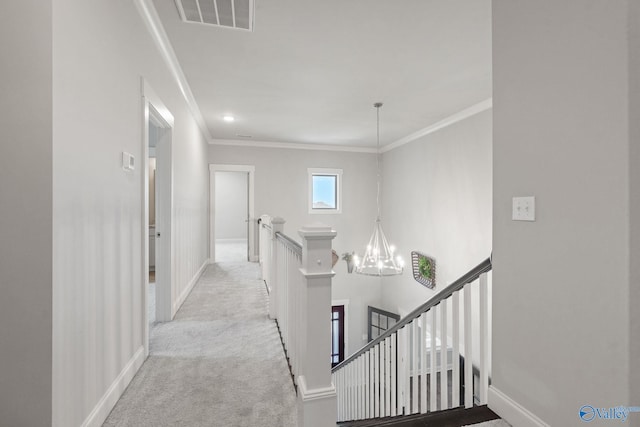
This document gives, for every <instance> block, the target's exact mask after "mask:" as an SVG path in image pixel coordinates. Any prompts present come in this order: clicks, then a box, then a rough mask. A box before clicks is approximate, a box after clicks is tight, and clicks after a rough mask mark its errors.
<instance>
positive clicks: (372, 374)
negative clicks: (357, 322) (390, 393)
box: [369, 347, 376, 418]
mask: <svg viewBox="0 0 640 427" xmlns="http://www.w3.org/2000/svg"><path fill="white" fill-rule="evenodd" d="M375 355H376V349H375V347H374V348H371V349H370V350H369V411H370V415H369V416H370V417H371V418H373V417H375V416H376V381H375V380H376V364H375Z"/></svg>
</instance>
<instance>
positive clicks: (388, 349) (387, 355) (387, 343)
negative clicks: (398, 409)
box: [384, 337, 391, 417]
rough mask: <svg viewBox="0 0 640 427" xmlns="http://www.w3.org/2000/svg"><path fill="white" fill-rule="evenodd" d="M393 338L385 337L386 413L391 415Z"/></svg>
mask: <svg viewBox="0 0 640 427" xmlns="http://www.w3.org/2000/svg"><path fill="white" fill-rule="evenodd" d="M390 357H391V338H389V337H387V338H385V339H384V415H385V416H387V417H388V416H390V415H391V387H390V385H391V365H390V361H389V358H390Z"/></svg>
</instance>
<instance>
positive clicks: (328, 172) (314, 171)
mask: <svg viewBox="0 0 640 427" xmlns="http://www.w3.org/2000/svg"><path fill="white" fill-rule="evenodd" d="M307 172H308V174H309V176H308V179H307V180H308V181H309V185H308V188H309V191H308V192H309V213H310V214H321V215H322V214H325V215H327V214H329V215H335V214H341V213H342V169H327V168H308V169H307ZM314 175H335V176H336V177H337V178H338V182H337V185H336V187H337V189H336V191H337V193H338V194H337V195H336V199H337V203H338V206H337V208H336V209H314V208H313V176H314Z"/></svg>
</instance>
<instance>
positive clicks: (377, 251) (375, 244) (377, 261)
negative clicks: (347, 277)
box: [355, 102, 404, 276]
mask: <svg viewBox="0 0 640 427" xmlns="http://www.w3.org/2000/svg"><path fill="white" fill-rule="evenodd" d="M373 106H374V107H375V108H376V116H377V141H378V151H377V153H378V154H377V172H378V197H377V205H378V216H377V217H376V222H375V225H374V226H373V234H372V235H371V238H370V239H369V244H368V245H367V251H366V253H365V254H364V256H363V257H362V259H357V258H356V259H355V264H356V267H355V270H356V273H359V274H365V275H367V276H393V275H396V274H402V270H403V268H404V262H403V260H402V258H400V257H399V256H396V255H395V247H394V246H393V245H390V244H389V242H388V241H387V238H386V236H385V235H384V231H382V221H381V219H380V185H381V183H380V107H382V102H376V103H375V104H373Z"/></svg>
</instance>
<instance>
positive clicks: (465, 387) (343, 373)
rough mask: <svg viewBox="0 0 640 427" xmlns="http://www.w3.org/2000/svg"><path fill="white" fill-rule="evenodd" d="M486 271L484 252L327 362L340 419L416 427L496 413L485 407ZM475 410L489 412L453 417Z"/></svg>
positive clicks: (349, 423) (342, 421) (487, 344)
mask: <svg viewBox="0 0 640 427" xmlns="http://www.w3.org/2000/svg"><path fill="white" fill-rule="evenodd" d="M490 271H491V259H490V258H488V259H486V260H485V261H483V262H482V263H480V264H478V265H477V266H476V267H475V268H473V269H471V270H470V271H469V272H468V273H466V274H465V275H463V276H462V277H460V278H459V279H458V280H456V281H455V282H453V283H452V284H451V285H449V286H447V287H446V288H445V289H443V290H442V291H441V292H439V293H438V294H436V295H435V296H434V297H433V298H431V299H430V300H429V301H427V302H426V303H424V304H423V305H421V306H420V307H418V308H417V309H415V310H414V311H413V312H411V313H410V314H409V315H408V316H407V317H405V318H404V319H402V320H401V321H400V322H398V323H397V324H396V325H394V326H393V327H392V328H391V329H389V330H387V331H386V332H385V333H384V334H383V335H381V336H380V337H378V338H376V339H375V340H373V341H371V342H370V343H369V344H367V345H366V346H364V347H363V348H362V349H360V350H359V351H358V352H356V353H355V354H353V355H352V356H350V357H349V358H348V359H346V360H345V361H343V362H342V363H340V364H339V365H337V366H336V367H335V368H333V369H332V378H333V384H335V387H336V391H337V398H338V421H339V423H340V425H345V426H370V425H384V426H392V425H398V426H400V425H401V426H420V425H426V424H425V422H427V420H428V421H429V423H430V425H443V426H444V425H465V424H470V423H475V422H481V421H486V420H487V419H495V418H497V416H495V414H493V412H491V411H490V410H489V409H488V408H486V406H484V405H486V403H487V391H488V388H489V376H490V372H489V366H490V363H489V362H490V360H489V358H490V353H489V349H490V339H491V337H490V327H489V321H490V319H489V292H490V287H489V274H490ZM476 405H477V406H476ZM486 411H488V412H486ZM478 413H479V414H483V416H489V417H492V418H487V419H479V420H469V421H463V422H464V423H465V424H460V423H459V422H461V421H459V420H458V421H456V418H460V417H464V416H468V417H472V416H473V415H475V414H478ZM464 414H466V415H464ZM438 417H440V422H438V423H436V422H435V419H437V418H438ZM480 418H482V416H481V417H480ZM447 419H449V421H446V420H447ZM446 422H450V423H451V424H446Z"/></svg>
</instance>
